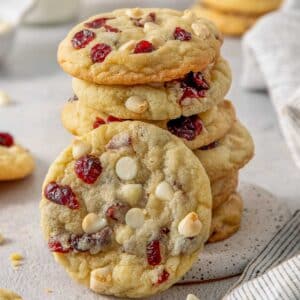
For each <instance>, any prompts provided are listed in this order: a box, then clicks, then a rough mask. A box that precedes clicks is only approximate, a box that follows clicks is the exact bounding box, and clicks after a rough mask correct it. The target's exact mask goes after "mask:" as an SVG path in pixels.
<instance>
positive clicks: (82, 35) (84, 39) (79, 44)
mask: <svg viewBox="0 0 300 300" xmlns="http://www.w3.org/2000/svg"><path fill="white" fill-rule="evenodd" d="M95 37H96V34H95V33H94V32H93V31H90V30H88V29H84V30H81V31H79V32H77V33H76V34H75V35H74V37H73V38H72V40H71V42H72V45H73V47H74V48H75V49H81V48H84V47H86V46H87V45H88V44H89V43H90V42H91V41H92V40H93V39H94V38H95Z"/></svg>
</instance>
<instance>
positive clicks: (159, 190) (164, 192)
mask: <svg viewBox="0 0 300 300" xmlns="http://www.w3.org/2000/svg"><path fill="white" fill-rule="evenodd" d="M155 196H156V197H157V198H159V199H161V200H165V201H170V200H172V198H173V196H174V191H173V189H172V187H171V185H170V184H169V183H168V182H166V181H162V182H160V183H159V184H158V186H157V187H156V189H155Z"/></svg>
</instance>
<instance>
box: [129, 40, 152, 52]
mask: <svg viewBox="0 0 300 300" xmlns="http://www.w3.org/2000/svg"><path fill="white" fill-rule="evenodd" d="M152 51H154V46H153V45H152V44H151V43H150V42H148V41H140V42H138V43H137V44H136V46H135V49H134V52H133V53H135V54H138V53H149V52H152Z"/></svg>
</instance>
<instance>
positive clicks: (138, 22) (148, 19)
mask: <svg viewBox="0 0 300 300" xmlns="http://www.w3.org/2000/svg"><path fill="white" fill-rule="evenodd" d="M131 20H132V21H133V23H134V25H135V26H138V27H144V25H145V23H147V22H155V21H156V14H155V13H154V12H151V13H149V14H148V15H147V16H146V17H145V18H138V19H134V18H131Z"/></svg>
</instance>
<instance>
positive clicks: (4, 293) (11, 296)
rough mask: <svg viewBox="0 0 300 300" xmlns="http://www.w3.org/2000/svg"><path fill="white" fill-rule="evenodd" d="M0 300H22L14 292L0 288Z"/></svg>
mask: <svg viewBox="0 0 300 300" xmlns="http://www.w3.org/2000/svg"><path fill="white" fill-rule="evenodd" d="M0 299H1V300H22V298H21V297H20V296H19V295H17V294H16V293H14V292H11V291H9V290H6V289H2V288H0Z"/></svg>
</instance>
